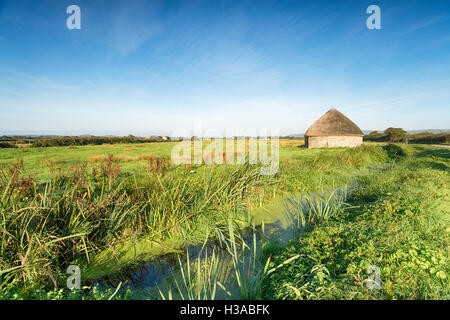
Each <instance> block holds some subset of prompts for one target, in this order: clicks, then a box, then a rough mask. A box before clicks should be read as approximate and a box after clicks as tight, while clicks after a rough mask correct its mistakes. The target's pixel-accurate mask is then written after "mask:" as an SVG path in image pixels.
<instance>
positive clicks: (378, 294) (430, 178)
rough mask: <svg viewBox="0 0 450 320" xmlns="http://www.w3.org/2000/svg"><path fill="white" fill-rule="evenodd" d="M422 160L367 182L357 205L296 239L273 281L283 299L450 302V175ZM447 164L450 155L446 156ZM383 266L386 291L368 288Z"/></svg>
mask: <svg viewBox="0 0 450 320" xmlns="http://www.w3.org/2000/svg"><path fill="white" fill-rule="evenodd" d="M432 154H433V153H432V152H430V153H428V156H425V155H424V154H422V158H420V159H417V158H416V159H407V160H404V162H401V163H398V164H397V165H396V166H395V167H394V168H393V169H391V170H388V171H386V172H384V173H383V174H381V175H380V174H377V175H374V176H367V177H362V178H361V179H359V182H358V184H359V188H358V189H357V190H356V191H355V192H353V193H352V196H351V197H350V199H349V203H350V204H351V206H350V207H348V208H346V209H345V210H344V211H342V212H341V213H339V214H337V215H335V216H334V217H333V219H328V220H323V221H322V222H320V223H319V224H317V225H316V226H315V227H314V229H312V230H311V231H309V232H306V233H305V234H303V235H302V236H300V237H299V238H297V239H296V240H292V241H291V242H290V243H289V244H288V245H287V246H286V247H285V248H284V249H283V250H282V251H281V252H278V254H277V255H276V256H275V257H274V258H273V259H272V262H271V266H276V265H280V264H282V263H284V262H286V261H287V260H289V259H291V258H292V257H297V256H299V258H298V259H295V260H293V261H292V262H290V263H289V264H287V265H286V266H284V267H282V268H279V269H278V270H277V271H276V272H274V273H272V274H271V275H270V277H269V278H268V280H267V281H266V282H265V286H264V288H265V296H266V297H270V298H275V299H448V298H449V297H450V286H449V284H448V283H449V282H448V277H449V274H450V273H449V272H450V268H449V265H450V264H449V258H448V253H447V246H448V241H449V236H448V228H449V225H448V222H449V221H448V202H449V200H450V195H449V182H450V179H449V173H448V170H447V171H441V170H438V169H434V168H433V167H431V166H429V165H428V164H429V162H428V161H427V158H428V159H429V157H431V156H432ZM437 161H440V162H441V163H442V164H444V163H447V164H448V160H447V159H445V158H440V159H439V160H437ZM371 265H376V266H378V267H379V268H380V272H381V281H382V288H381V289H380V290H370V289H369V288H368V287H367V278H368V277H369V275H368V274H367V268H368V267H369V266H371Z"/></svg>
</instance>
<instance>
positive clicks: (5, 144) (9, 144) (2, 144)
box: [0, 141, 17, 148]
mask: <svg viewBox="0 0 450 320" xmlns="http://www.w3.org/2000/svg"><path fill="white" fill-rule="evenodd" d="M0 148H17V146H16V144H15V143H14V142H5V141H2V142H0Z"/></svg>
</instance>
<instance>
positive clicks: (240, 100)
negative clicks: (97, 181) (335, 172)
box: [0, 0, 450, 135]
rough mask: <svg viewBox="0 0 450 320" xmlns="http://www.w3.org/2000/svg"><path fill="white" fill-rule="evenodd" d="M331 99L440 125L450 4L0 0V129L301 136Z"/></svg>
mask: <svg viewBox="0 0 450 320" xmlns="http://www.w3.org/2000/svg"><path fill="white" fill-rule="evenodd" d="M71 4H76V5H78V6H79V7H80V8H81V30H68V29H67V28H66V19H67V17H68V14H67V13H66V8H67V7H68V6H69V5H71ZM371 4H376V5H379V6H380V8H381V30H369V29H367V27H366V19H367V17H368V16H369V15H368V14H366V8H367V7H368V6H369V5H371ZM332 107H335V108H337V109H338V110H340V111H342V112H343V113H344V114H346V115H347V116H348V117H349V118H351V119H352V120H353V121H354V122H355V123H356V124H358V125H359V126H360V128H361V129H363V130H364V129H385V128H386V127H389V126H395V127H403V128H405V129H410V130H411V129H428V128H449V127H450V112H449V109H450V2H449V1H440V0H435V1H393V0H391V1H376V0H370V1H317V0H316V1H264V0H258V1H248V0H247V1H225V0H223V1H188V0H185V1H149V0H148V1H144V0H142V1H139V0H135V1H134V0H128V1H113V0H108V1H102V0H95V1H94V0H90V1H85V0H70V1H65V0H54V1H25V0H0V135H1V134H68V135H72V134H87V133H90V134H97V135H101V134H117V135H125V134H129V133H132V134H136V135H150V134H158V135H159V134H161V135H163V134H168V135H170V134H172V132H173V131H174V130H175V129H180V128H184V129H188V130H191V129H192V128H193V127H194V124H195V123H201V124H202V127H203V128H205V129H209V128H214V129H219V130H225V129H233V128H235V129H249V128H253V129H260V128H267V129H271V128H274V129H279V130H280V133H281V134H291V133H303V132H304V131H305V130H306V129H307V127H308V126H309V125H310V124H311V123H312V122H313V121H314V120H316V119H317V118H318V117H319V116H320V115H322V114H323V113H324V112H326V111H327V110H328V109H330V108H332Z"/></svg>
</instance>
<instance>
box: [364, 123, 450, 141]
mask: <svg viewBox="0 0 450 320" xmlns="http://www.w3.org/2000/svg"><path fill="white" fill-rule="evenodd" d="M364 141H376V142H407V143H430V144H433V143H449V142H450V132H443V133H432V132H420V133H415V134H408V133H407V132H406V131H405V130H403V129H402V128H392V127H391V128H387V129H386V130H384V132H378V131H372V132H371V133H369V134H366V135H365V136H364Z"/></svg>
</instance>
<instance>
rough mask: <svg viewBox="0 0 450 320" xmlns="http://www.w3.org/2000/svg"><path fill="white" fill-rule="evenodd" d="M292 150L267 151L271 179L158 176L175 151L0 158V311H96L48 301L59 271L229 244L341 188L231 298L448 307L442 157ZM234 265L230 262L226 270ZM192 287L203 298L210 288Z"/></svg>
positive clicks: (61, 282) (100, 270)
mask: <svg viewBox="0 0 450 320" xmlns="http://www.w3.org/2000/svg"><path fill="white" fill-rule="evenodd" d="M302 144H303V141H302V140H300V139H299V140H291V139H289V140H281V141H280V167H279V170H278V173H277V174H275V175H272V176H262V175H260V167H261V166H260V165H250V164H248V163H246V164H241V165H205V164H203V165H174V164H171V163H170V161H169V159H170V154H171V150H172V148H173V146H174V145H175V143H174V142H160V143H145V144H116V145H101V146H74V147H48V148H31V147H29V148H16V149H0V166H1V168H2V169H1V173H0V201H1V202H0V210H1V220H0V227H1V229H0V230H1V233H0V237H1V242H0V245H1V246H0V251H1V252H0V270H1V271H0V277H1V278H0V289H2V290H1V291H0V298H5V299H7V298H57V299H60V298H77V299H78V298H98V299H103V298H108V297H110V296H111V294H112V292H113V291H114V290H113V291H110V290H108V289H102V290H103V291H102V290H100V291H94V292H93V293H92V292H91V293H90V294H87V293H86V291H81V292H70V291H69V290H67V289H61V288H65V281H66V278H67V275H66V274H65V270H66V269H67V267H68V266H69V265H70V264H77V265H79V266H80V267H81V269H82V274H83V277H84V278H83V279H85V280H86V281H87V284H86V285H90V283H92V281H95V280H96V279H99V278H104V277H108V276H112V275H116V274H120V273H122V272H124V271H126V270H127V269H130V268H132V267H133V266H136V265H138V264H139V263H140V262H141V261H145V260H148V259H152V258H153V259H154V258H155V257H157V256H159V255H161V254H166V253H170V252H181V250H182V249H183V248H184V247H185V246H186V245H189V244H199V243H202V242H204V241H205V240H208V241H210V240H212V239H218V238H221V237H225V238H226V239H227V241H230V242H231V243H233V244H234V243H235V242H236V243H239V241H238V239H237V238H235V235H234V233H235V232H237V234H238V233H239V230H244V229H245V228H247V227H249V226H252V225H261V224H266V223H270V222H273V221H274V220H276V219H277V212H276V211H277V210H276V209H273V208H276V206H274V204H275V203H279V202H280V201H281V200H282V199H286V198H288V197H290V196H291V195H299V194H300V195H304V194H313V193H315V192H320V191H329V190H335V189H336V188H346V187H350V186H352V188H353V189H354V190H353V191H352V192H351V194H350V195H349V196H348V199H346V204H345V206H339V207H338V206H331V207H330V210H327V211H326V214H325V213H324V210H323V206H322V204H320V205H319V207H320V208H321V209H320V210H316V211H314V214H312V211H311V210H310V211H308V212H303V211H302V210H301V209H298V210H297V209H295V208H294V209H293V210H294V211H295V210H297V211H298V212H294V214H293V216H294V217H296V218H297V219H298V221H299V223H298V224H299V225H300V226H301V229H302V232H299V233H298V234H295V235H294V236H292V238H291V239H288V240H289V241H287V242H285V241H284V242H280V241H273V240H271V241H267V242H264V243H263V245H262V246H261V248H260V249H261V250H260V254H258V255H256V253H255V252H253V255H254V256H253V258H254V259H255V261H256V260H258V263H254V264H253V265H254V266H256V265H260V266H261V270H260V271H261V273H263V274H264V273H265V272H266V275H265V276H263V277H261V276H257V275H256V274H257V272H256V270H255V274H252V275H253V276H252V277H250V278H251V279H247V280H248V281H238V284H237V286H236V285H235V287H238V289H239V290H237V292H238V293H237V294H238V296H237V298H258V297H264V298H269V299H323V298H325V299H342V298H344V299H360V298H375V299H383V298H388V299H396V298H399V299H429V298H436V299H448V298H449V286H448V276H449V270H448V265H449V263H448V240H449V235H448V233H449V223H448V222H449V221H448V217H449V215H448V214H449V212H448V203H449V202H450V198H449V182H450V181H449V170H448V168H449V163H450V160H449V158H450V151H449V150H446V149H442V148H435V147H431V146H419V145H416V146H411V145H388V144H381V143H365V144H364V145H363V146H361V147H358V148H352V149H349V148H337V149H326V150H323V149H315V150H310V149H305V148H302V147H300V146H301V145H302ZM314 201H319V202H320V201H324V199H322V198H320V197H319V198H318V200H314ZM305 221H306V222H305ZM213 260H214V259H213ZM238 260H239V259H238V257H237V253H236V251H234V253H233V250H231V258H230V261H233V265H232V267H233V266H234V268H235V269H236V270H238V269H239V263H238ZM286 261H288V262H287V263H286ZM266 262H267V264H266ZM193 263H194V264H195V263H197V265H200V264H201V263H202V262H200V261H198V262H193ZM243 263H244V264H246V263H247V262H245V261H244V262H243ZM241 264H242V261H241ZM211 265H214V263H210V264H209V267H211ZM370 265H377V266H379V268H380V269H381V275H382V281H383V288H382V289H380V290H368V289H367V287H366V283H365V282H364V279H365V278H364V277H365V275H366V269H367V267H368V266H370ZM264 266H265V267H266V268H264ZM205 267H206V268H207V267H208V266H205ZM269 269H270V270H272V271H271V272H269V273H267V272H268V270H269ZM199 274H201V272H198V273H196V276H195V277H199V276H200V275H199ZM258 274H260V273H258ZM193 277H194V276H193ZM235 278H237V279H238V280H239V279H240V277H239V273H238V272H236V276H235ZM196 279H197V280H198V281H197V282H196V283H197V285H198V283H202V287H201V288H200V287H198V286H197V287H196V289H195V290H197V291H196V292H198V291H201V292H205V296H206V297H209V298H213V297H212V296H211V295H208V294H209V293H208V294H206V292H209V291H208V290H210V289H208V288H210V287H208V286H211V285H212V284H211V281H212V280H211V279H209V280H208V281H204V280H205V279H203V280H202V281H200V280H199V279H198V278H196ZM235 280H236V279H235ZM192 281H194V280H192ZM205 282H206V283H207V284H206V285H205V284H204V283H205ZM216 282H217V281H216ZM232 286H233V285H230V287H232ZM55 287H57V288H59V289H55ZM186 287H189V288H190V289H186V290H187V291H189V290H191V291H192V290H194V289H192V286H190V285H188V286H186ZM250 287H251V288H252V289H251V290H250V289H249V288H250ZM255 288H256V289H255ZM178 289H180V288H178ZM111 290H112V289H111ZM195 290H194V291H195ZM217 290H222V291H226V290H225V289H223V288H218V289H217ZM178 291H180V290H178ZM46 292H50V293H46ZM136 296H137V297H141V298H142V297H143V296H142V293H140V295H138V294H137V293H133V292H131V293H130V292H120V293H119V294H116V295H114V297H115V298H130V297H136ZM162 296H164V297H167V294H161V295H160V297H162ZM144 297H145V296H144ZM157 297H158V296H156V298H157ZM234 297H236V296H234Z"/></svg>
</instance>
